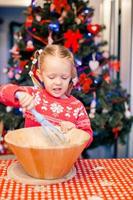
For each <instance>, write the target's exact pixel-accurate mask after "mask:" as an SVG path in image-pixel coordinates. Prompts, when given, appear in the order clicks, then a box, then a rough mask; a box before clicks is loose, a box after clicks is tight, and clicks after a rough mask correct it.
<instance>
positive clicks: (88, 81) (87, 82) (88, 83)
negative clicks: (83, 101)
mask: <svg viewBox="0 0 133 200" xmlns="http://www.w3.org/2000/svg"><path fill="white" fill-rule="evenodd" d="M91 84H92V80H91V79H90V78H87V79H86V80H85V82H84V84H83V87H82V89H83V91H84V93H87V92H89V90H90V87H91Z"/></svg>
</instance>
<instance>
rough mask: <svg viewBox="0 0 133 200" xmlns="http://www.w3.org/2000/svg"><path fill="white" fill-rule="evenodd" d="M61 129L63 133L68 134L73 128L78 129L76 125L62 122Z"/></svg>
mask: <svg viewBox="0 0 133 200" xmlns="http://www.w3.org/2000/svg"><path fill="white" fill-rule="evenodd" d="M60 127H61V131H62V132H63V133H67V131H70V130H71V129H72V128H76V126H75V124H74V123H72V122H68V121H62V122H61V123H60Z"/></svg>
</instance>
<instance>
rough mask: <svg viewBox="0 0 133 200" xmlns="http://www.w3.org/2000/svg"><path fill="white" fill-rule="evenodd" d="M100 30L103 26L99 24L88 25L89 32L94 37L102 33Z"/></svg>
mask: <svg viewBox="0 0 133 200" xmlns="http://www.w3.org/2000/svg"><path fill="white" fill-rule="evenodd" d="M100 29H101V26H100V25H99V24H88V25H87V30H88V31H89V32H90V33H92V34H94V35H96V34H97V33H98V32H99V31H100Z"/></svg>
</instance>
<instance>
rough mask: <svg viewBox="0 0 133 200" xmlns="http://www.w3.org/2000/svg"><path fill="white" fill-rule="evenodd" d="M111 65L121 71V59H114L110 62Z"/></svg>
mask: <svg viewBox="0 0 133 200" xmlns="http://www.w3.org/2000/svg"><path fill="white" fill-rule="evenodd" d="M110 67H112V68H113V69H114V70H115V71H116V72H119V71H120V61H118V60H114V61H111V62H110Z"/></svg>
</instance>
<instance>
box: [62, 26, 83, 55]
mask: <svg viewBox="0 0 133 200" xmlns="http://www.w3.org/2000/svg"><path fill="white" fill-rule="evenodd" d="M82 37H83V35H82V34H81V33H80V32H79V30H77V31H75V32H74V31H72V30H70V29H69V30H68V31H67V32H66V33H65V34H64V38H65V39H66V41H65V43H64V46H65V47H66V48H72V50H73V52H74V53H75V52H77V51H78V49H79V43H78V41H79V40H80V39H82Z"/></svg>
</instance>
